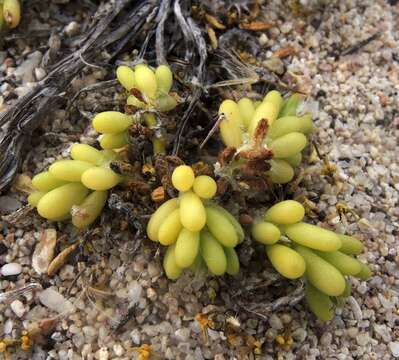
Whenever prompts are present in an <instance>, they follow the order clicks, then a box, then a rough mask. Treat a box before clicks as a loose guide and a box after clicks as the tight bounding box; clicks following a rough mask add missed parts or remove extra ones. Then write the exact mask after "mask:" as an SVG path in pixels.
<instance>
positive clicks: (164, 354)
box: [0, 0, 399, 360]
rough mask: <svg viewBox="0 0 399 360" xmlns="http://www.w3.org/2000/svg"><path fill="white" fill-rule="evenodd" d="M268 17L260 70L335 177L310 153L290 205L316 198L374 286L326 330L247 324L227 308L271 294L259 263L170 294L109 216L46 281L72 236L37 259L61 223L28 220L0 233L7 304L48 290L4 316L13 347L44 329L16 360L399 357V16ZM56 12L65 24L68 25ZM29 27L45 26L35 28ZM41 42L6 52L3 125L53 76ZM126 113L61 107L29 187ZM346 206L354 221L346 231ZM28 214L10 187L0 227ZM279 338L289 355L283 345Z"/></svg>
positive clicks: (298, 318) (150, 256) (291, 311)
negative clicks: (108, 119) (299, 104)
mask: <svg viewBox="0 0 399 360" xmlns="http://www.w3.org/2000/svg"><path fill="white" fill-rule="evenodd" d="M50 3H51V6H49V9H45V11H43V13H42V15H41V16H43V19H45V18H46V17H47V19H49V17H51V20H49V24H53V26H55V25H54V24H57V26H55V27H57V29H58V31H60V36H62V37H64V33H65V36H66V38H67V39H66V40H65V39H64V38H63V40H62V41H63V43H62V44H63V46H71V47H73V46H76V44H75V45H74V42H73V41H72V40H71V39H73V37H74V36H75V35H79V34H80V32H81V31H82V29H83V28H84V25H83V19H85V18H86V16H87V14H83V13H79V14H76V13H75V12H74V9H75V8H76V4H74V5H73V6H72V5H71V7H68V3H69V1H65V0H62V1H57V3H59V4H62V3H64V4H66V5H55V3H56V2H55V1H52V2H50ZM264 3H265V4H264V5H263V6H264V9H262V12H261V13H262V16H263V17H264V19H263V20H265V21H266V22H271V23H274V24H275V27H274V28H272V29H270V30H268V31H266V32H265V34H261V33H259V34H258V35H257V36H258V42H259V45H260V46H261V47H262V50H263V51H262V58H261V59H258V60H259V61H260V63H262V64H263V65H264V66H265V67H266V68H268V69H270V70H271V71H273V72H275V73H276V74H284V75H282V78H283V80H284V81H286V82H294V81H295V82H296V83H297V84H298V85H299V87H300V90H301V91H303V92H304V93H306V94H307V95H308V98H309V101H308V102H307V103H306V104H305V106H306V108H307V109H310V110H311V111H312V112H314V114H315V135H314V140H315V141H316V142H317V144H318V147H319V149H320V152H321V153H322V154H325V155H326V156H327V157H328V160H329V161H331V162H333V163H334V164H335V165H336V166H337V171H336V172H335V173H334V174H333V175H332V176H327V175H325V174H324V173H323V163H322V162H321V161H318V160H317V158H316V157H314V156H313V155H312V154H311V155H310V157H309V160H308V164H307V166H306V168H305V169H306V171H305V173H304V179H303V182H302V184H301V187H300V189H299V190H298V191H297V193H296V195H304V196H306V197H308V198H309V199H311V200H312V201H314V202H315V204H316V206H317V207H318V209H320V210H323V212H324V213H325V215H326V216H325V218H324V219H323V221H320V224H323V226H324V227H327V228H331V229H333V230H335V231H338V232H345V233H349V234H354V235H356V236H357V237H359V238H360V239H361V240H362V241H363V242H364V244H365V247H366V249H367V250H366V251H365V252H364V253H363V254H362V255H361V256H360V259H361V260H363V261H366V262H368V263H369V264H370V265H371V269H372V271H373V276H372V278H371V279H370V280H368V281H360V280H358V279H353V280H352V281H351V284H352V296H351V297H350V298H349V300H348V302H347V303H346V304H345V306H344V307H343V308H342V309H339V310H338V311H337V315H336V316H335V318H334V319H333V320H332V321H330V322H329V323H326V324H323V323H321V322H320V321H318V320H316V319H315V318H314V316H313V315H312V314H311V313H310V312H309V310H308V309H307V308H306V306H305V305H304V303H303V302H299V303H298V304H294V305H290V306H286V307H284V308H282V309H278V310H276V311H274V312H272V313H270V314H269V315H267V316H266V318H265V317H263V316H258V315H257V314H254V313H252V312H248V311H245V310H246V308H245V306H242V307H241V306H239V304H238V300H239V299H241V298H240V297H239V296H237V297H233V294H235V293H237V292H238V291H239V290H242V291H244V293H245V292H246V291H247V290H246V289H247V288H251V287H253V288H256V286H257V285H259V284H263V283H264V282H266V281H268V280H270V276H271V275H270V271H269V270H270V268H267V267H265V263H264V262H262V263H261V264H258V263H254V264H252V263H251V264H250V265H251V269H249V270H246V271H245V272H243V273H242V274H240V275H238V276H237V278H234V279H233V278H231V277H223V278H221V279H216V280H215V279H212V278H208V279H203V278H200V277H195V278H193V277H190V276H183V277H182V278H181V279H179V280H178V281H176V282H172V281H168V280H167V279H166V278H165V276H164V275H163V273H162V267H161V258H160V256H159V252H157V248H156V247H155V246H154V244H153V243H151V242H149V241H148V242H145V243H144V245H143V246H142V247H141V248H140V250H139V251H138V252H137V253H135V254H133V253H132V252H131V246H132V244H133V242H134V238H133V236H132V235H131V234H130V233H129V232H128V231H127V230H126V224H124V223H123V221H122V219H118V217H115V216H113V217H112V219H110V218H108V220H109V221H108V223H107V224H106V225H107V226H105V227H104V229H103V228H97V229H94V231H93V234H92V235H91V237H90V243H89V244H87V246H82V247H81V248H79V253H78V255H76V256H74V257H72V258H71V260H70V261H68V260H67V261H66V263H65V265H64V266H63V267H62V268H61V270H60V271H59V272H58V274H56V275H54V276H52V277H49V276H47V274H46V269H47V267H48V262H49V261H51V259H52V258H53V256H54V255H55V254H58V253H59V251H61V250H62V249H64V248H66V247H67V246H70V245H71V244H72V243H73V242H74V241H76V239H75V237H76V234H75V233H74V232H73V230H72V228H71V226H70V225H67V224H59V225H57V228H56V231H57V242H56V244H55V243H54V242H50V244H48V245H45V247H44V248H43V244H42V245H40V244H41V242H42V241H43V238H42V237H41V236H42V235H41V234H43V231H46V229H47V230H48V229H50V228H51V227H54V226H56V225H55V224H49V223H48V222H45V221H43V219H40V218H39V217H38V216H37V215H36V214H35V213H34V212H28V213H27V215H24V216H23V217H22V218H21V221H20V222H14V223H12V222H10V223H8V222H6V221H3V220H1V218H0V249H1V251H0V274H1V278H0V294H2V293H5V292H8V291H13V290H15V289H23V288H24V287H25V286H27V285H29V284H37V283H40V284H41V286H42V288H43V290H40V287H39V286H31V287H30V288H28V290H26V291H23V290H21V291H20V294H19V296H18V297H17V298H13V299H12V300H11V301H9V302H0V332H1V333H2V334H4V335H3V336H9V337H10V338H13V339H17V338H19V337H20V336H21V332H22V331H23V330H27V331H28V332H29V333H33V332H34V329H36V331H37V329H42V330H40V331H41V332H42V333H41V335H42V336H37V337H35V338H34V341H33V345H32V349H31V351H28V352H23V351H21V350H18V349H19V348H18V347H15V348H13V349H11V350H10V351H14V353H13V354H12V356H14V355H15V352H18V359H19V358H21V359H35V360H41V359H68V360H70V359H72V360H75V359H104V360H105V359H118V360H129V359H135V358H138V351H137V348H139V347H140V346H142V345H144V344H148V345H150V346H151V351H152V352H153V354H154V355H155V356H154V358H156V356H158V357H159V358H162V359H190V360H191V359H195V360H200V359H218V360H221V359H226V360H227V359H241V358H242V359H245V358H246V356H248V354H250V353H251V352H253V351H254V349H256V345H253V344H254V341H258V342H259V344H261V350H260V351H261V353H262V356H261V357H260V358H262V359H297V358H301V359H302V358H303V359H307V360H308V359H309V360H311V359H342V360H347V359H364V360H371V359H382V360H388V359H392V358H395V357H399V342H398V341H396V340H397V339H398V337H399V328H398V324H399V296H398V295H399V294H398V292H399V271H398V265H399V253H398V249H399V243H398V234H399V220H398V219H399V165H398V161H397V159H398V158H399V147H398V139H399V112H398V109H397V107H398V104H399V95H398V91H399V87H398V84H399V63H398V50H397V49H398V48H399V33H398V23H397V19H398V16H399V5H395V6H391V5H390V4H389V2H388V1H383V0H377V1H372V0H366V1H360V0H357V1H355V0H348V1H343V2H339V1H331V2H328V3H329V4H328V5H327V7H326V8H322V7H320V3H321V2H320V1H304V2H302V1H301V3H303V4H304V5H303V6H302V8H301V9H302V12H300V13H299V14H296V13H294V12H293V11H291V10H287V9H288V8H287V5H286V3H285V2H284V4H283V2H281V1H276V0H271V1H267V2H264ZM64 6H65V7H64ZM63 10H65V11H63ZM27 11H32V12H34V11H35V8H34V7H32V9H29V10H27ZM54 13H57V14H63V15H62V16H63V18H62V21H60V19H59V16H55V17H54V15H51V14H54ZM34 14H35V16H36V18H37V19H38V16H39V15H38V13H34ZM41 22H42V21H40V22H37V20H36V21H33V20H32V26H33V25H35V26H38V27H40V26H44V29H47V31H49V26H50V25H47V24H44V25H41ZM46 26H47V27H46ZM42 30H43V29H42ZM21 31H22V29H21ZM376 31H378V32H380V33H381V36H380V37H379V38H377V39H375V40H373V41H372V42H370V43H369V44H368V45H366V46H364V47H362V48H360V49H358V50H357V51H354V52H353V53H349V54H348V55H342V52H343V51H344V50H347V49H350V48H351V47H353V46H354V45H355V44H357V43H359V41H362V40H364V39H366V38H367V37H369V36H371V35H373V34H374V33H375V32H376ZM53 36H55V35H53ZM47 41H48V40H47V39H44V38H41V37H32V38H31V37H27V38H26V39H25V38H23V39H18V40H16V41H12V42H8V45H9V46H8V47H7V50H6V51H2V52H0V77H4V78H6V79H8V80H7V81H4V83H3V82H2V81H0V82H1V83H2V84H1V85H0V116H1V111H3V110H5V109H6V108H7V107H8V106H10V105H11V104H12V103H13V102H14V101H15V99H16V98H17V97H18V96H22V95H23V94H25V93H26V92H27V91H28V90H29V88H30V87H32V86H34V84H35V82H36V81H38V80H40V79H42V78H43V76H45V70H44V68H45V66H43V65H42V62H43V61H44V54H45V53H44V51H45V50H43V49H46V46H47ZM52 41H54V38H53V39H52ZM284 46H292V47H293V48H295V49H296V53H295V54H294V55H290V56H288V57H285V58H283V59H280V58H276V57H273V56H272V55H273V53H274V52H275V51H277V50H278V49H280V48H282V47H284ZM35 49H39V50H35ZM346 52H348V51H346ZM104 56H106V55H104ZM105 74H106V71H104V70H99V69H97V68H95V67H88V69H87V71H85V73H84V74H81V75H79V77H78V78H76V79H75V80H74V81H73V83H72V84H71V85H72V88H73V93H72V96H73V94H74V93H75V91H78V90H79V89H81V88H83V87H85V86H87V85H89V84H93V83H96V82H98V81H101V80H102V79H104V78H105ZM10 79H11V80H10ZM69 95H70V94H68V95H67V96H69ZM119 100H120V99H119V98H118V96H117V95H115V94H114V91H113V90H111V91H108V90H105V91H98V92H97V91H93V92H89V93H88V94H86V95H85V96H83V97H82V98H81V99H80V100H79V102H78V107H77V109H76V111H75V112H71V114H69V113H68V112H66V111H65V108H64V107H62V104H61V105H60V106H59V107H57V106H58V105H55V109H54V112H53V113H52V114H51V116H50V117H49V120H46V121H45V122H44V123H43V126H42V128H41V130H40V131H39V132H38V136H37V137H35V138H33V139H32V148H31V149H30V151H29V153H28V154H27V156H26V160H25V161H24V162H23V164H22V172H23V173H24V174H25V175H28V176H32V175H34V174H36V173H38V172H39V171H42V170H43V169H45V168H46V167H47V166H48V165H49V163H51V162H52V161H54V160H55V159H59V158H61V157H62V156H63V154H66V153H67V150H68V149H69V147H70V146H71V144H72V143H73V142H76V141H79V140H81V141H84V142H86V143H94V142H95V138H96V134H95V133H94V132H93V131H92V129H90V127H89V121H90V117H91V113H92V112H95V111H101V110H105V109H109V107H110V106H112V105H113V104H116V103H117V102H118V101H119ZM93 104H94V105H93ZM39 135H41V136H39ZM339 203H343V204H345V205H346V206H347V207H348V208H349V209H351V210H352V211H353V213H346V214H344V215H343V216H342V217H341V218H340V217H339V215H338V212H337V207H336V206H337V204H339ZM23 204H26V194H25V193H24V192H23V191H21V190H20V189H18V187H17V186H12V187H11V188H10V190H9V191H8V192H7V193H5V194H2V196H1V197H0V214H1V215H6V214H9V213H11V212H13V211H15V210H17V209H20V208H21V206H23ZM22 209H23V208H22ZM354 214H355V215H354ZM22 220H23V221H22ZM315 222H317V220H315ZM110 234H112V236H111V235H110ZM63 235H65V236H63ZM46 246H49V247H48V248H46ZM35 249H36V251H35ZM39 250H40V251H39ZM34 253H36V254H39V255H40V254H42V255H43V256H44V260H43V261H44V262H41V263H40V266H39V267H38V266H36V265H37V262H36V263H35V261H32V258H33V254H34ZM35 264H36V265H35ZM252 267H253V269H252ZM35 268H36V270H38V269H39V271H38V272H40V273H41V274H38V272H37V271H35ZM284 284H286V285H287V288H288V287H289V286H291V284H290V283H284ZM29 289H30V290H29ZM93 289H94V290H93ZM33 290H34V291H33ZM264 293H270V294H272V293H273V288H265V289H264ZM247 296H248V297H249V302H250V301H252V300H253V299H252V297H253V296H255V295H253V294H252V293H251V292H249V293H248V294H247ZM198 313H204V314H205V313H206V314H209V316H216V317H217V319H216V318H215V321H214V322H215V326H214V329H213V330H211V329H209V330H208V332H207V334H208V336H207V337H205V336H204V332H203V331H202V329H201V328H200V326H199V324H198V322H197V321H196V320H195V316H196V315H197V314H198ZM215 314H216V315H215ZM230 315H234V316H237V317H238V319H239V323H240V326H239V327H237V328H232V327H226V326H224V325H223V324H224V320H225V318H226V316H230ZM44 320H46V321H45V322H43V321H44ZM216 320H217V321H216ZM39 325H40V326H39ZM46 326H47V327H48V329H47V328H45V327H46ZM44 328H45V329H46V331H45V330H43V329H44ZM281 336H282V337H283V338H284V339H285V340H284V341H285V344H283V345H279V344H278V343H277V342H276V338H277V337H279V339H280V337H281ZM290 338H292V344H290V343H289V341H288V340H289V339H290ZM15 356H16V355H15ZM14 358H17V357H14Z"/></svg>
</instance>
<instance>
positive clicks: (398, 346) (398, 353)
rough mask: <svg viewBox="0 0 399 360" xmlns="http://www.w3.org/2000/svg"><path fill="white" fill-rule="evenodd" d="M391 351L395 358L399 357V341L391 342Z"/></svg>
mask: <svg viewBox="0 0 399 360" xmlns="http://www.w3.org/2000/svg"><path fill="white" fill-rule="evenodd" d="M389 349H390V350H391V353H392V356H393V357H399V342H398V341H393V342H390V343H389Z"/></svg>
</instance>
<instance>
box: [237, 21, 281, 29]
mask: <svg viewBox="0 0 399 360" xmlns="http://www.w3.org/2000/svg"><path fill="white" fill-rule="evenodd" d="M272 27H274V24H271V23H266V22H263V21H252V22H242V23H240V28H241V29H243V30H249V31H265V30H269V29H271V28H272Z"/></svg>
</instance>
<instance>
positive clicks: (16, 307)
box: [10, 300, 26, 318]
mask: <svg viewBox="0 0 399 360" xmlns="http://www.w3.org/2000/svg"><path fill="white" fill-rule="evenodd" d="M10 307H11V310H12V311H14V314H15V315H17V316H18V317H19V318H21V317H22V316H23V315H24V314H25V311H26V309H25V307H24V304H23V303H22V302H21V301H19V300H14V301H13V302H12V303H11V304H10Z"/></svg>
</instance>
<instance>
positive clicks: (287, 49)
mask: <svg viewBox="0 0 399 360" xmlns="http://www.w3.org/2000/svg"><path fill="white" fill-rule="evenodd" d="M296 53H297V50H296V49H295V48H294V47H293V46H291V45H287V46H283V47H281V48H280V49H277V50H276V51H275V52H274V53H273V55H272V56H274V57H279V58H285V57H287V56H290V55H294V54H296Z"/></svg>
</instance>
